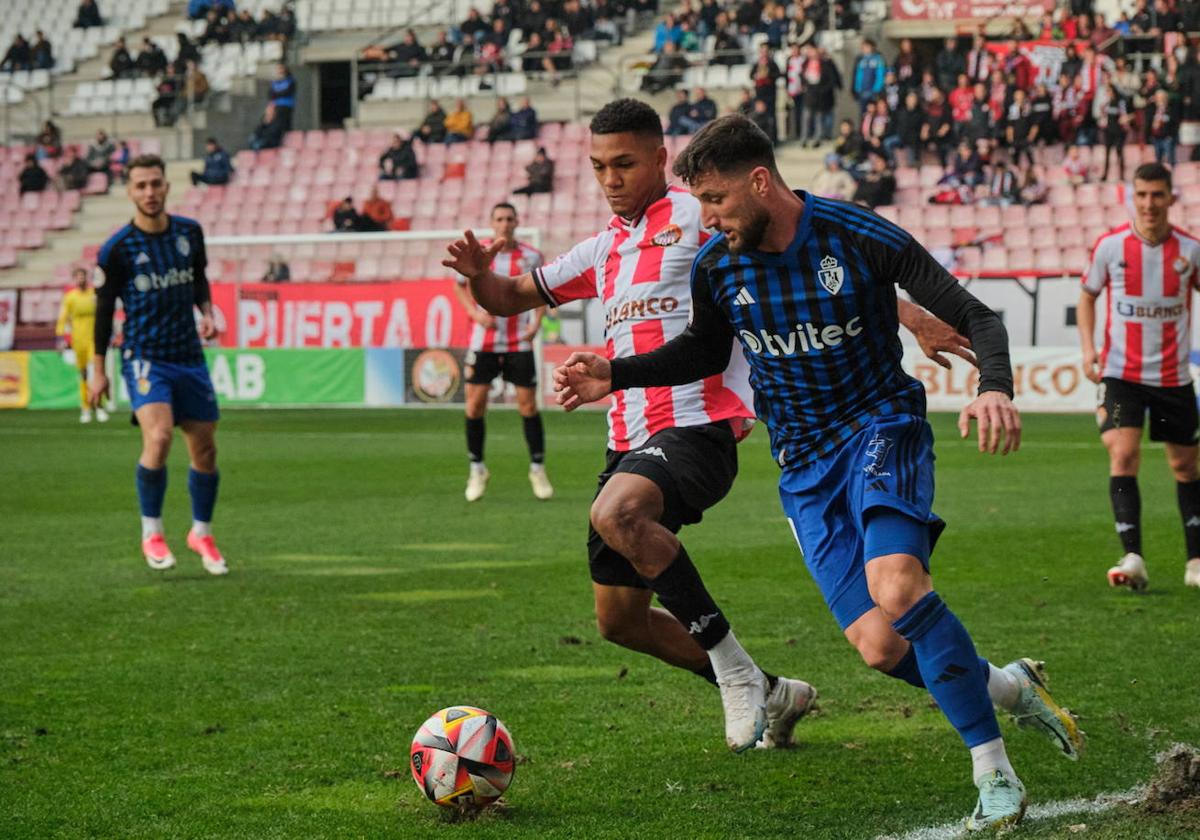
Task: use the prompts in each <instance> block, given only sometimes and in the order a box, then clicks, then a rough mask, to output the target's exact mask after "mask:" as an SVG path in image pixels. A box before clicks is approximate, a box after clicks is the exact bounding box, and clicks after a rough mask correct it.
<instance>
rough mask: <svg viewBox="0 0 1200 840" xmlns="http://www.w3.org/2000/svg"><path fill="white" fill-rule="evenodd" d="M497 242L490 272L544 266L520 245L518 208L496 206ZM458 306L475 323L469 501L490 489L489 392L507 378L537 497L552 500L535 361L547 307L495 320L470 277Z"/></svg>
mask: <svg viewBox="0 0 1200 840" xmlns="http://www.w3.org/2000/svg"><path fill="white" fill-rule="evenodd" d="M491 223H492V233H493V235H494V236H493V238H492V239H489V240H485V241H484V242H485V245H490V244H491V243H492V242H496V241H499V240H504V246H503V247H502V248H501V249H500V250H499V251H498V252H497V253H496V255H495V256H494V257H493V258H492V265H491V270H492V271H494V272H495V273H496V274H497V275H499V276H501V277H519V276H520V275H522V274H526V273H528V272H530V271H533V270H534V269H535V268H538V267H540V266H541V264H542V252H541V251H539V250H538V249H537V248H534V247H533V246H532V245H527V244H525V243H524V242H518V241H517V239H516V232H517V208H515V207H513V206H512V205H511V204H507V203H501V204H497V205H496V206H495V207H493V208H492V218H491ZM454 291H455V294H457V295H458V300H459V302H460V303H461V304H462V305H463V308H464V309H466V310H467V315H468V316H470V318H471V320H472V321H474V322H475V323H474V326H473V327H472V328H471V343H470V346H469V347H468V350H467V358H466V362H467V365H466V367H467V370H466V374H467V383H466V384H467V456H468V457H469V458H470V459H471V473H470V476H469V477H468V478H467V491H466V496H467V501H468V502H474V501H476V500H477V499H479V498H480V497H481V496H483V493H484V491H485V490H486V489H487V482H488V478H489V473H488V470H487V467H486V466H485V465H484V462H483V443H484V438H485V436H486V426H485V425H484V424H485V420H484V417H485V416H486V415H487V399H488V391H489V390H490V389H491V386H492V380H494V379H495V378H496V377H497V376H502V377H503V378H504V381H505V382H510V383H512V385H513V386H514V387H515V388H516V389H517V411H518V412H520V414H521V422H522V425H523V426H524V431H525V443H526V444H527V445H528V446H529V483H530V484H531V485H532V486H533V495H534V496H536V497H537V498H539V499H549V498H550V497H551V496H553V495H554V488H553V487H552V486H550V479H549V478H547V477H546V466H545V463H544V462H545V455H546V435H545V432H544V431H543V429H542V415H541V414H539V413H538V406H537V392H536V391H535V389H536V387H537V364H536V362H535V361H534V358H533V337H534V336H535V335H537V331H538V329H539V328H541V325H542V315H543V314H545V312H546V307H544V306H539V307H537V308H535V309H530V310H527V311H525V312H520V313H518V314H516V315H510V316H501V317H496V316H493V315H491V314H489V313H488V311H487V310H486V309H484V308H483V307H481V306H480V305H479V304H477V303H476V302H475V299H474V298H473V297H472V296H471V291H470V290H469V289H468V288H467V280H466V278H465V277H461V276H460V277H459V278H458V283H457V284H455V286H454Z"/></svg>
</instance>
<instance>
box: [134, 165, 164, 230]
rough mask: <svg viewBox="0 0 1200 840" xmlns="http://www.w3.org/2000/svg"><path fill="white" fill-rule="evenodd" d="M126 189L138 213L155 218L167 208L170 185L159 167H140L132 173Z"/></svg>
mask: <svg viewBox="0 0 1200 840" xmlns="http://www.w3.org/2000/svg"><path fill="white" fill-rule="evenodd" d="M126 189H127V191H128V193H129V197H130V199H132V200H133V203H134V205H135V206H136V207H137V209H138V212H140V213H141V214H142V215H144V216H149V217H151V218H154V217H156V216H158V215H160V214H161V213H162V212H163V210H164V209H165V208H166V204H167V192H168V191H169V189H170V185H169V184H167V179H166V177H165V175H164V173H163V172H162V171H161V170H160V169H158V168H157V167H138V168H136V169H133V170H132V171H130V173H129V182H128V184H127V185H126Z"/></svg>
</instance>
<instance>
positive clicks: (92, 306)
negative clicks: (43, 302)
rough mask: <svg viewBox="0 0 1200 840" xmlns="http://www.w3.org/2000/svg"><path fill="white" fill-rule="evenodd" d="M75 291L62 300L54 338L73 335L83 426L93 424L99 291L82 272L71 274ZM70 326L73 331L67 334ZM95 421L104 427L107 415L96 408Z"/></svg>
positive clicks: (76, 271)
mask: <svg viewBox="0 0 1200 840" xmlns="http://www.w3.org/2000/svg"><path fill="white" fill-rule="evenodd" d="M71 279H72V280H73V281H74V283H75V288H73V289H71V291H69V292H67V293H66V294H65V295H64V296H63V301H62V308H61V309H59V311H58V324H57V326H55V328H54V333H55V335H59V336H62V335H65V334H66V333H67V332H70V339H69V341H70V346H71V350H72V351H74V353H75V366H76V367H77V368H79V402H80V405H81V406H82V407H83V410H82V412H81V413H80V415H79V422H80V423H90V422H92V408H91V405H90V403H89V402H88V381H87V380H88V367H89V365H90V364H91V361H92V356H93V354H94V350H95V344H94V340H93V338H94V333H95V331H96V290H95V289H93V288H92V287H91V285H90V284H89V283H88V274H87V271H85V270H84V269H82V268H77V269H75V270H74V271H73V272H71ZM68 326H69V327H70V329H69V330H68ZM96 419H97V420H99V421H100V422H101V423H104V422H106V421H107V420H108V412H107V411H105V410H104V409H103V408H102V407H101V406H99V405H97V406H96Z"/></svg>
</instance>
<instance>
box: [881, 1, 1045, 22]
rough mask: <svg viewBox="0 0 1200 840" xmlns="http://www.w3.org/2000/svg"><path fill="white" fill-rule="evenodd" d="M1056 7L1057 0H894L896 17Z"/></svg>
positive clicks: (1020, 13) (1027, 14)
mask: <svg viewBox="0 0 1200 840" xmlns="http://www.w3.org/2000/svg"><path fill="white" fill-rule="evenodd" d="M1053 8H1054V0H1017V2H1012V3H1009V2H1004V0H892V19H893V20H962V19H966V18H993V17H997V16H1003V17H1006V18H1013V17H1020V18H1032V17H1038V16H1039V15H1041V13H1042V12H1043V11H1050V10H1051V9H1053Z"/></svg>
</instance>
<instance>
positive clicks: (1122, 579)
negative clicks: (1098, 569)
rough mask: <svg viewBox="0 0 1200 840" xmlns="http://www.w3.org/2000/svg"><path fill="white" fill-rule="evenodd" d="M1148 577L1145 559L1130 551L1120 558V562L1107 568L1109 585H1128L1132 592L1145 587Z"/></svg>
mask: <svg viewBox="0 0 1200 840" xmlns="http://www.w3.org/2000/svg"><path fill="white" fill-rule="evenodd" d="M1149 581H1150V578H1149V577H1148V576H1147V575H1146V561H1145V560H1143V559H1142V557H1141V555H1140V554H1134V553H1133V552H1130V553H1129V554H1126V555H1125V556H1124V557H1122V558H1121V562H1120V563H1118V564H1117V565H1115V566H1113V567H1112V568H1111V569H1109V570H1108V585H1109V586H1128V587H1129V588H1130V589H1132V590H1133V591H1134V592H1141V591H1142V590H1144V589H1145V588H1146V584H1147V583H1149Z"/></svg>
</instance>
